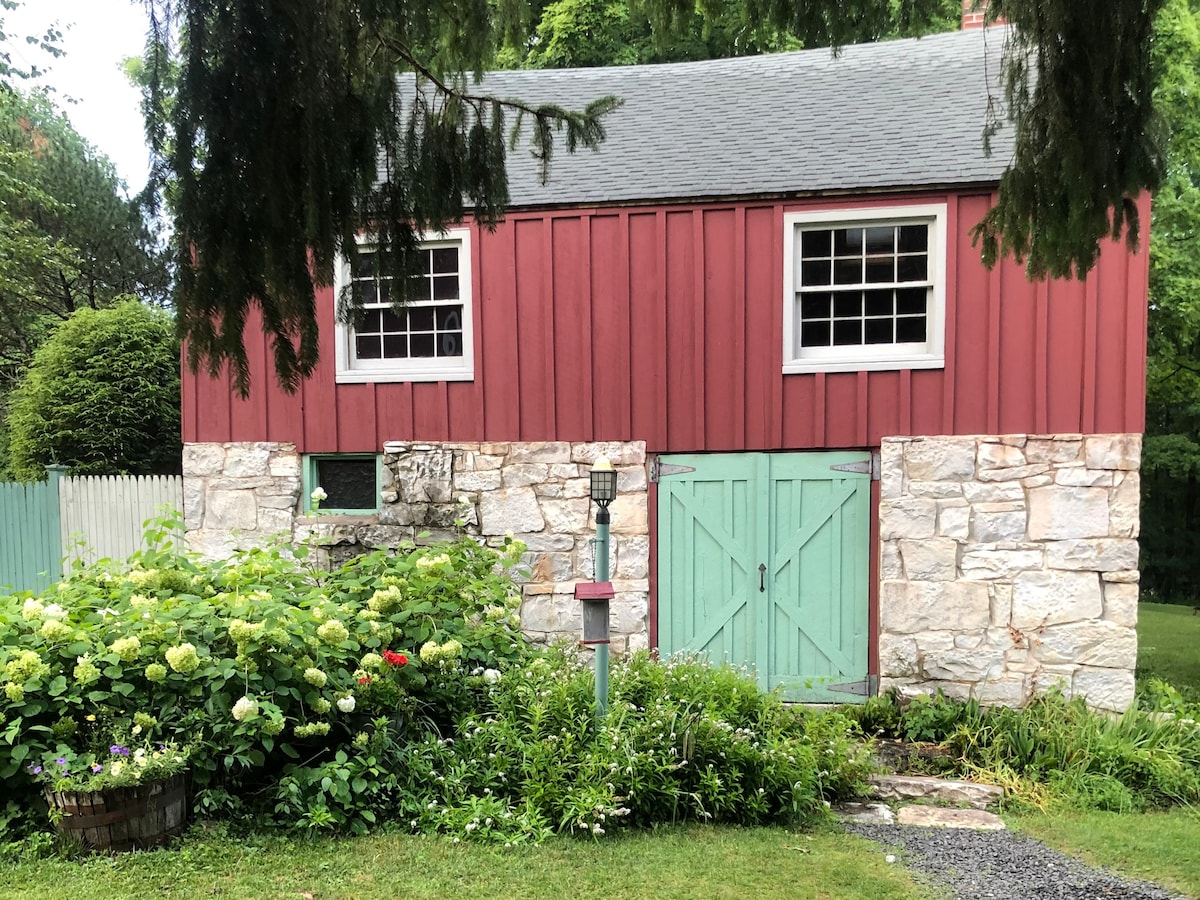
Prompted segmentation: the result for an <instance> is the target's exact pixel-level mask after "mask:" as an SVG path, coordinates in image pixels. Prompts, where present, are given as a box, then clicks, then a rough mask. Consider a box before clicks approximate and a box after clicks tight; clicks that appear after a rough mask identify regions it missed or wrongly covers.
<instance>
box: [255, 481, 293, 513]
mask: <svg viewBox="0 0 1200 900" xmlns="http://www.w3.org/2000/svg"><path fill="white" fill-rule="evenodd" d="M299 499H300V487H299V485H297V486H296V488H295V489H294V490H291V491H288V492H287V493H280V494H264V493H259V494H258V508H259V509H262V508H263V507H266V508H267V509H289V510H293V511H294V510H295V508H296V503H297V501H298V500H299Z"/></svg>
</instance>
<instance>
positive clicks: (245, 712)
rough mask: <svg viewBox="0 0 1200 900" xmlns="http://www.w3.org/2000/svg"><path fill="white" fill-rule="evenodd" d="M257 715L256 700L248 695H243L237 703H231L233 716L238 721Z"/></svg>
mask: <svg viewBox="0 0 1200 900" xmlns="http://www.w3.org/2000/svg"><path fill="white" fill-rule="evenodd" d="M257 715H258V702H257V701H255V700H253V699H252V698H250V697H243V698H242V699H241V700H239V701H238V702H237V703H235V704H233V717H234V718H235V719H237V720H238V721H239V722H245V721H246V720H247V719H253V718H254V717H255V716H257Z"/></svg>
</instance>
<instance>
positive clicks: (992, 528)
mask: <svg viewBox="0 0 1200 900" xmlns="http://www.w3.org/2000/svg"><path fill="white" fill-rule="evenodd" d="M1025 521H1026V516H1025V503H1024V501H1009V502H1005V503H976V504H975V505H974V506H972V507H971V539H972V540H974V541H979V542H981V543H993V542H995V541H1019V540H1020V539H1021V538H1023V537H1024V536H1025Z"/></svg>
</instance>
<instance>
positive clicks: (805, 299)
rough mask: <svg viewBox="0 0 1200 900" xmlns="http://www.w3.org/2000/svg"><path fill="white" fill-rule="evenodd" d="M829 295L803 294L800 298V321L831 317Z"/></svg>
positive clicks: (830, 299)
mask: <svg viewBox="0 0 1200 900" xmlns="http://www.w3.org/2000/svg"><path fill="white" fill-rule="evenodd" d="M832 300H833V297H832V295H831V294H804V295H803V296H802V297H801V298H800V318H801V319H828V318H829V317H830V315H832V309H831V304H832Z"/></svg>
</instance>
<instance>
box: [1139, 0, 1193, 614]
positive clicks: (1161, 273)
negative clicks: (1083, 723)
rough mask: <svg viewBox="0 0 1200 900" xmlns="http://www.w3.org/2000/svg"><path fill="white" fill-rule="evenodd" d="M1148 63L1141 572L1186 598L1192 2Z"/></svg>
mask: <svg viewBox="0 0 1200 900" xmlns="http://www.w3.org/2000/svg"><path fill="white" fill-rule="evenodd" d="M1155 65H1156V66H1157V68H1158V70H1159V72H1160V75H1159V87H1158V93H1157V96H1156V98H1155V100H1156V103H1157V105H1158V108H1159V110H1160V111H1161V113H1162V115H1163V119H1164V121H1165V124H1166V126H1167V128H1168V129H1169V135H1170V137H1169V143H1168V153H1167V174H1166V177H1165V178H1164V179H1163V183H1162V186H1161V187H1160V188H1159V190H1158V192H1157V193H1156V194H1155V196H1154V206H1153V211H1152V214H1151V216H1152V225H1151V241H1150V312H1149V326H1150V328H1149V330H1150V343H1149V360H1148V377H1147V383H1146V388H1147V396H1146V439H1145V447H1144V449H1143V461H1142V478H1143V483H1142V537H1143V540H1142V571H1143V584H1144V586H1145V588H1146V589H1147V591H1148V592H1151V593H1153V594H1154V595H1155V596H1156V597H1159V598H1161V599H1164V600H1178V601H1179V602H1185V601H1194V599H1195V598H1196V597H1197V596H1200V0H1168V3H1167V4H1166V5H1165V6H1164V8H1163V10H1162V12H1161V13H1160V15H1159V18H1158V23H1157V39H1156V42H1155Z"/></svg>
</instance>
